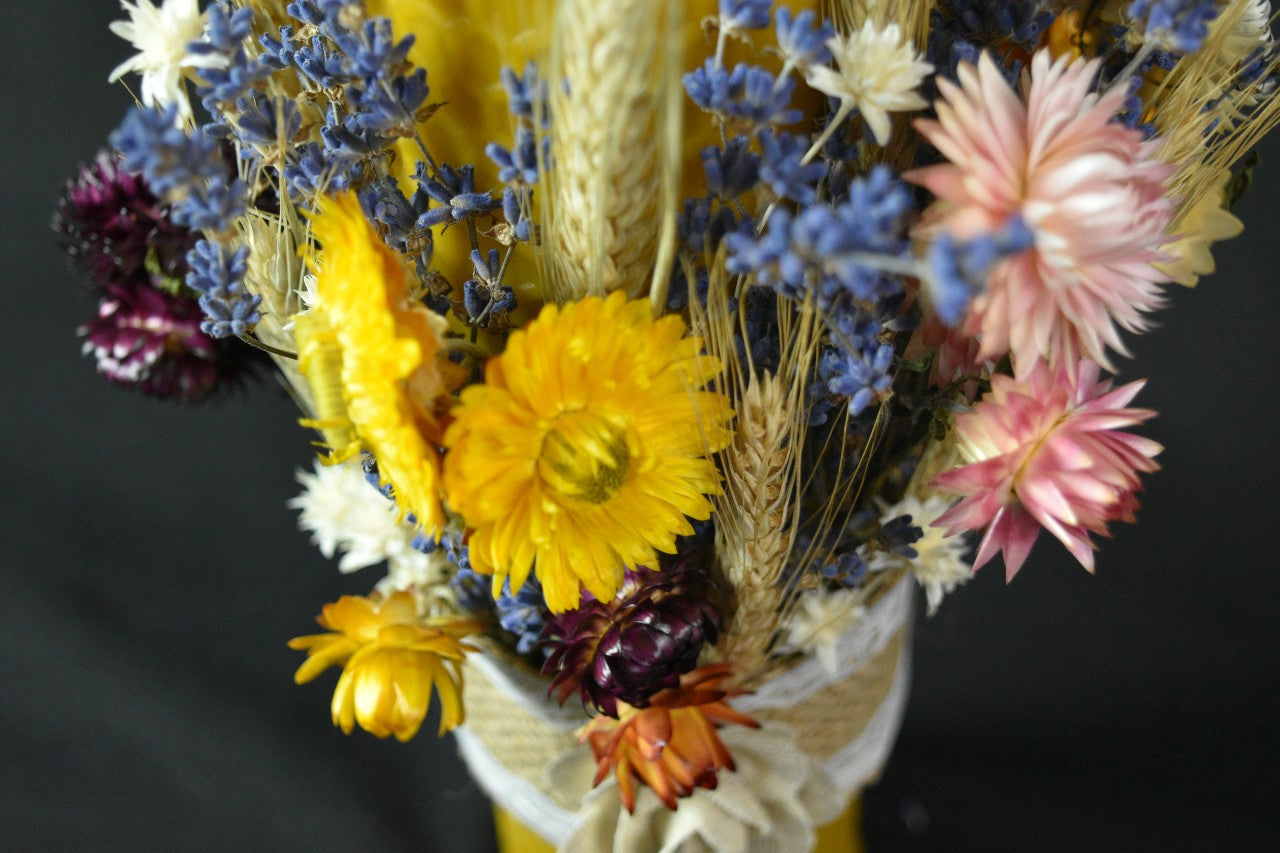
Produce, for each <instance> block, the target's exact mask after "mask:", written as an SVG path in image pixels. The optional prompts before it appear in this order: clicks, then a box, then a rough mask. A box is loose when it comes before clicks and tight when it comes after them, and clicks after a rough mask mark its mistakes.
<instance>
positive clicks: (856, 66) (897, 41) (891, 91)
mask: <svg viewBox="0 0 1280 853" xmlns="http://www.w3.org/2000/svg"><path fill="white" fill-rule="evenodd" d="M827 49H828V50H830V51H831V55H832V57H834V59H835V63H836V67H835V68H831V67H828V66H825V65H819V66H814V67H811V68H809V69H808V80H809V85H810V86H812V87H813V88H815V89H817V90H818V91H819V92H822V93H823V94H826V95H829V96H831V97H833V98H838V99H839V100H840V109H839V111H838V112H837V113H836V118H835V119H833V121H832V124H837V123H839V122H840V121H843V120H844V117H845V116H847V115H848V114H849V112H850V111H851V110H852V109H854V108H857V110H858V112H859V113H860V114H861V115H862V120H863V121H865V122H866V123H867V127H868V128H870V129H871V133H872V135H873V136H875V138H876V144H878V145H881V146H883V145H885V144H887V143H888V142H889V136H890V132H891V128H890V125H889V113H891V112H903V111H906V110H918V109H922V108H924V107H925V106H927V105H928V103H927V102H926V101H925V99H924V98H922V97H920V93H919V92H918V91H916V90H917V89H919V88H920V83H921V81H923V80H924V78H925V77H927V76H928V75H929V74H930V73H932V72H933V66H932V65H930V64H929V63H927V62H924V61H922V60H921V58H920V56H919V54H917V53H916V50H915V47H914V46H913V45H912V44H911V43H910V42H908V41H904V40H903V38H902V31H901V30H899V29H898V25H897V24H889V25H888V26H886V27H885V28H884V29H877V28H876V26H875V25H874V24H872V23H871V22H870V21H868V22H867V23H866V24H865V25H863V27H862V29H861V30H858V31H857V32H855V33H850V34H849V35H846V36H841V35H835V36H832V37H831V38H830V39H828V40H827Z"/></svg>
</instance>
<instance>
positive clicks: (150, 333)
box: [79, 281, 242, 403]
mask: <svg viewBox="0 0 1280 853" xmlns="http://www.w3.org/2000/svg"><path fill="white" fill-rule="evenodd" d="M203 319H204V311H202V310H201V309H200V305H199V303H198V302H196V300H195V299H193V298H191V297H189V296H183V295H173V294H169V293H165V292H163V291H160V290H156V289H154V288H152V287H149V286H148V285H146V284H144V283H140V282H136V281H134V282H127V283H120V284H112V285H109V286H107V287H106V288H105V289H104V293H103V295H102V299H101V301H100V302H99V303H98V316H97V317H95V318H94V319H93V320H91V321H90V322H88V323H87V324H85V325H84V326H82V327H81V328H80V330H79V332H80V336H81V337H83V338H84V352H85V354H86V355H92V356H93V357H94V359H95V360H96V361H97V363H98V372H99V373H100V374H102V375H103V376H105V377H106V378H108V379H110V380H111V381H112V382H116V383H119V384H121V385H127V386H132V387H135V388H138V389H139V390H141V391H142V392H143V393H144V394H150V395H152V396H156V397H174V398H177V399H179V400H182V401H184V402H191V403H194V402H199V401H200V400H203V399H205V398H206V397H208V396H209V394H210V393H211V392H212V391H213V390H214V389H215V388H216V387H217V386H218V385H219V384H220V383H222V382H224V381H225V380H227V379H228V378H230V377H231V376H232V375H234V374H237V373H239V372H240V370H241V369H242V365H240V364H238V363H237V361H238V360H235V359H232V358H228V354H227V349H226V345H225V344H224V343H222V342H219V341H215V340H214V339H213V338H211V337H209V336H208V335H206V334H205V333H204V332H202V331H200V321H201V320H203Z"/></svg>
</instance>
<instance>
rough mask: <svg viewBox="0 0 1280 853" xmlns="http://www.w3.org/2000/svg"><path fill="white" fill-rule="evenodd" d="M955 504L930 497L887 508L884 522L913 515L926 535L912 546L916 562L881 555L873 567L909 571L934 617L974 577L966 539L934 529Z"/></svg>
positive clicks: (938, 496)
mask: <svg viewBox="0 0 1280 853" xmlns="http://www.w3.org/2000/svg"><path fill="white" fill-rule="evenodd" d="M952 503H953V501H951V500H948V499H947V498H944V497H942V496H941V495H930V496H929V497H927V498H925V499H924V500H923V501H921V500H920V499H918V498H916V497H914V496H912V495H907V496H906V497H904V498H903V499H902V500H901V501H899V502H898V503H896V504H894V505H893V506H891V507H887V508H886V509H885V511H884V514H883V516H882V517H883V518H885V519H893V518H897V517H898V516H901V515H909V516H911V524H912V526H913V527H919V528H920V529H921V530H922V531H923V532H924V535H923V536H921V537H920V539H919V540H917V541H916V542H915V543H914V544H913V545H912V546H911V547H912V548H915V550H916V558H915V559H914V560H913V559H910V558H908V557H901V556H898V555H896V554H889V555H878V556H877V562H876V564H875V565H872V566H871V568H872V569H873V570H875V569H887V568H894V567H902V568H906V569H909V570H910V571H911V574H913V575H914V576H915V579H916V580H917V581H918V582H919V583H920V585H921V586H922V587H924V593H925V598H926V599H927V600H928V602H929V615H930V616H932V615H933V614H934V613H936V612H937V610H938V605H940V604H942V597H943V596H944V595H946V594H947V593H949V592H951V591H952V590H954V589H955V588H956V587H957V586H959V585H960V584H962V583H964V582H965V581H967V580H969V578H970V577H971V576H972V575H973V569H972V568H971V562H970V560H969V558H968V557H967V556H966V552H967V551H968V550H969V545H968V543H967V542H965V540H964V537H963V536H947V534H946V530H945V529H944V528H941V527H934V526H933V522H934V521H936V520H937V518H938V516H940V515H942V514H943V513H944V512H946V511H947V510H948V509H949V508H950V507H951V504H952ZM891 564H892V565H891Z"/></svg>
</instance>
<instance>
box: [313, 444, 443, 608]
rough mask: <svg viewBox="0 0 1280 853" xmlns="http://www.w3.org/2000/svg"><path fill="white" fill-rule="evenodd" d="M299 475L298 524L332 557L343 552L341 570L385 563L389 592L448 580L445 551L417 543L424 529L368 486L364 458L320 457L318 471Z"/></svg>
mask: <svg viewBox="0 0 1280 853" xmlns="http://www.w3.org/2000/svg"><path fill="white" fill-rule="evenodd" d="M297 476H298V482H299V483H301V484H302V486H303V491H302V494H300V495H298V496H297V497H296V498H294V499H293V500H291V501H289V506H290V507H292V508H294V509H297V510H300V511H301V512H300V515H299V517H298V526H299V527H301V528H302V529H303V530H306V531H307V532H309V533H310V534H311V541H312V542H313V543H314V544H315V545H316V547H318V548H319V549H320V553H322V554H324V555H325V556H326V557H330V558H332V557H333V556H334V554H337V553H341V555H342V557H341V559H340V560H339V561H338V571H340V572H343V573H349V572H354V571H357V570H359V569H363V568H365V567H367V566H373V565H377V564H378V563H382V562H385V563H387V577H386V578H385V579H383V580H382V581H380V582H379V583H378V589H379V591H381V592H384V593H390V592H395V591H398V590H402V589H410V588H415V587H419V588H425V587H427V586H433V585H437V584H440V583H442V582H444V581H445V580H447V578H448V576H449V564H448V558H447V557H446V556H445V555H444V553H443V549H436V550H435V551H432V552H431V553H429V554H424V553H422V552H421V551H419V550H418V549H416V548H414V547H413V541H414V539H415V538H416V537H417V536H418V534H419V533H420V532H421V531H420V530H419V529H418V528H417V527H416V526H415V525H413V524H410V523H409V522H408V521H405V520H404V519H401V518H399V517H398V515H399V511H398V510H397V508H396V504H395V502H394V501H391V500H388V499H387V498H385V497H383V496H382V495H381V494H379V493H378V490H377V489H375V488H374V487H373V486H371V485H370V484H369V482H368V481H367V480H366V479H365V476H364V470H363V468H362V467H361V465H360V462H359V460H357V459H350V460H347V461H346V462H343V463H340V464H337V465H325V464H323V463H321V462H320V461H318V460H317V461H316V463H315V469H314V471H313V472H308V471H299V472H298V475H297Z"/></svg>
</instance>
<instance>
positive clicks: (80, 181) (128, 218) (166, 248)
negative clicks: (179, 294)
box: [53, 151, 197, 288]
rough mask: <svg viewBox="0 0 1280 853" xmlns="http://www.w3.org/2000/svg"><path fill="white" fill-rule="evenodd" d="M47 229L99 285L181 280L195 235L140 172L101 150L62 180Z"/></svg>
mask: <svg viewBox="0 0 1280 853" xmlns="http://www.w3.org/2000/svg"><path fill="white" fill-rule="evenodd" d="M53 228H54V230H55V231H57V232H58V233H59V234H61V235H62V236H63V237H64V238H65V242H66V249H67V253H68V254H69V255H71V257H72V258H73V259H74V260H75V262H76V264H77V266H79V267H80V268H81V269H82V270H83V271H84V272H85V273H86V274H87V275H89V276H90V277H91V278H92V279H93V281H94V282H95V283H96V284H98V285H99V286H100V287H109V286H111V285H115V284H125V283H131V282H146V283H149V284H151V285H153V286H156V287H169V288H171V287H172V282H175V281H181V280H182V276H183V275H184V274H185V272H186V254H187V252H188V251H190V249H191V247H192V246H194V245H195V241H196V238H197V235H196V234H194V233H193V232H191V231H190V230H188V229H186V228H183V227H181V226H179V225H176V224H174V222H173V221H172V220H171V219H170V218H169V216H168V209H167V207H166V206H165V205H162V204H161V202H160V201H159V199H157V198H156V195H155V193H153V192H152V191H151V188H150V187H149V186H148V185H147V183H146V181H145V180H144V179H143V177H142V176H141V175H139V174H136V173H132V172H128V171H125V169H124V168H123V166H122V165H121V163H120V157H119V156H118V155H116V154H113V153H110V152H106V151H104V152H102V153H100V154H99V155H98V157H97V159H95V160H94V161H93V163H91V164H89V165H87V166H81V167H80V173H79V175H78V176H77V177H76V178H75V179H73V180H69V181H67V191H66V194H65V195H64V196H63V197H62V200H61V201H60V202H58V212H57V213H56V214H55V216H54V220H53Z"/></svg>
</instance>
